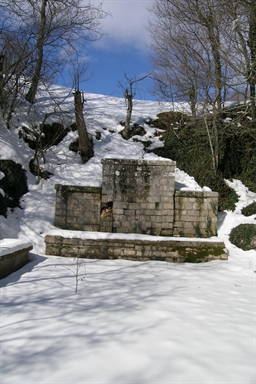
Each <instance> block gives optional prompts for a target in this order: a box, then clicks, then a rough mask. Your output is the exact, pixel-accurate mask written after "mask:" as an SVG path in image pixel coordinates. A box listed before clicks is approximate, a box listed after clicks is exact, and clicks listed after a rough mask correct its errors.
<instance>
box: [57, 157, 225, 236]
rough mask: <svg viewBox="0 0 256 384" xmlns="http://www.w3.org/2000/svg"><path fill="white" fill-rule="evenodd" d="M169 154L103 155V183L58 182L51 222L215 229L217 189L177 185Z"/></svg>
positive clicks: (188, 232) (104, 227)
mask: <svg viewBox="0 0 256 384" xmlns="http://www.w3.org/2000/svg"><path fill="white" fill-rule="evenodd" d="M174 173H175V162H173V161H171V160H130V159H129V160H127V159H103V160H102V187H88V186H84V187H82V186H68V185H59V184H58V185H56V186H55V188H56V207H55V226H56V227H58V228H62V229H70V230H82V231H99V232H110V233H111V232H112V233H138V234H148V235H154V236H155V235H160V236H176V237H197V238H198V237H210V236H214V235H216V222H217V206H218V193H216V192H206V191H200V192H198V191H187V190H184V191H175V177H174Z"/></svg>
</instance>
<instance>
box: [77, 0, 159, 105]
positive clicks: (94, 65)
mask: <svg viewBox="0 0 256 384" xmlns="http://www.w3.org/2000/svg"><path fill="white" fill-rule="evenodd" d="M93 2H95V3H98V0H93ZM152 3H153V0H147V1H145V0H104V2H103V9H104V10H105V11H106V12H108V13H109V14H110V16H108V17H107V18H106V19H104V20H103V21H102V26H103V29H104V31H105V32H106V34H107V35H106V36H104V37H103V38H102V39H100V40H98V41H95V42H93V43H90V44H89V45H88V52H86V55H88V56H89V58H90V67H89V72H93V74H94V75H93V77H92V78H91V79H89V80H88V81H86V82H84V83H83V84H82V85H81V88H83V90H84V91H85V92H92V93H100V94H105V95H113V96H121V97H122V96H123V91H122V89H121V88H120V87H118V82H121V83H122V84H124V85H125V77H124V74H126V75H127V77H128V78H134V77H136V78H137V79H138V78H141V77H142V76H145V75H146V74H148V73H150V72H151V70H152V68H151V65H150V62H149V54H150V50H149V48H148V44H149V43H150V39H149V34H148V31H147V30H146V26H147V23H148V18H149V16H150V14H149V12H148V11H147V8H146V7H148V6H149V5H152ZM150 86H151V80H150V79H146V80H144V81H142V82H140V83H138V90H137V94H136V98H140V99H144V100H154V99H155V98H154V97H153V96H152V95H151V94H150V92H149V89H150Z"/></svg>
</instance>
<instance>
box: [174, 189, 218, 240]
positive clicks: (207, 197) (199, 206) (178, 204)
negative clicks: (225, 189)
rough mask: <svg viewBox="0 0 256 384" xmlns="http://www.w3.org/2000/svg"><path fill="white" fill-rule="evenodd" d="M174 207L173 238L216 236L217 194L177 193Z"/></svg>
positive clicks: (202, 192)
mask: <svg viewBox="0 0 256 384" xmlns="http://www.w3.org/2000/svg"><path fill="white" fill-rule="evenodd" d="M174 206H175V217H174V229H173V236H186V237H200V238H201V237H211V236H216V233H217V215H218V193H217V192H206V191H175V195H174Z"/></svg>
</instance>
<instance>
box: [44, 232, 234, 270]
mask: <svg viewBox="0 0 256 384" xmlns="http://www.w3.org/2000/svg"><path fill="white" fill-rule="evenodd" d="M45 244H46V255H53V256H63V257H81V258H86V259H126V260H134V261H146V260H159V261H160V260H161V261H168V262H171V263H184V262H191V263H200V262H207V261H212V260H227V259H228V256H227V253H226V249H225V244H224V243H223V241H222V240H221V239H219V238H218V237H211V238H188V237H164V236H151V235H141V234H131V233H126V234H125V233H107V232H104V233H103V232H91V231H88V232H86V231H69V230H63V229H58V230H52V231H50V232H49V233H48V234H47V235H46V236H45Z"/></svg>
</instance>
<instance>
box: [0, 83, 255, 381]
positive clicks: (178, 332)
mask: <svg viewBox="0 0 256 384" xmlns="http://www.w3.org/2000/svg"><path fill="white" fill-rule="evenodd" d="M65 93H68V90H65V89H63V88H58V87H52V89H51V96H54V99H55V100H56V99H58V100H61V99H62V98H63V97H64V94H65ZM85 98H86V100H87V102H86V104H85V117H86V123H87V126H88V129H89V132H90V134H91V135H92V136H93V138H94V144H95V146H94V150H95V156H94V158H92V159H91V160H90V161H89V162H87V163H86V164H81V162H80V158H79V156H78V155H77V154H75V153H74V152H71V151H69V150H68V147H69V144H70V143H71V142H72V141H74V139H75V138H76V135H77V133H76V132H70V133H69V134H68V135H67V136H66V137H65V139H64V140H63V141H62V142H61V143H60V144H59V145H58V146H55V147H52V148H50V149H49V150H48V151H47V152H46V168H47V170H48V171H50V172H51V173H53V176H52V177H51V178H50V179H48V180H41V181H40V182H39V184H36V182H35V177H34V176H33V175H32V174H30V172H29V170H28V169H29V167H28V164H29V160H30V159H31V157H32V155H33V151H32V150H31V149H29V148H28V146H27V145H26V144H25V143H24V142H23V141H21V140H19V139H18V129H17V128H19V127H20V126H21V125H22V124H31V121H33V122H36V121H40V119H42V116H45V113H51V112H52V110H53V105H52V101H51V99H50V98H49V95H48V93H47V92H46V91H42V92H41V93H40V95H39V96H38V100H37V103H36V108H35V107H33V108H34V110H32V111H30V114H29V115H28V107H22V108H21V109H20V110H19V112H18V113H17V114H16V115H15V117H14V119H13V123H12V129H10V130H7V129H5V128H4V126H3V125H2V126H1V128H0V159H12V160H14V161H15V162H18V163H20V164H21V165H22V166H23V167H24V168H25V169H26V170H27V176H28V184H29V192H28V193H27V194H26V195H24V196H23V198H22V199H21V206H22V209H19V208H16V209H14V210H12V211H11V210H9V212H8V217H7V218H4V217H3V216H0V239H3V238H15V239H17V238H20V239H23V240H26V241H31V242H32V243H33V246H34V249H33V251H32V252H31V254H30V258H31V261H30V263H29V264H28V265H27V266H25V267H23V268H22V269H20V270H19V271H17V272H15V273H13V274H11V275H10V276H8V277H7V278H5V279H3V280H1V329H2V330H1V362H0V364H1V367H0V368H1V383H3V384H7V383H12V384H14V383H15V384H16V383H26V384H28V383H31V384H32V383H33V384H34V383H36V382H37V383H47V384H50V383H83V384H87V383H88V384H89V383H96V382H97V383H109V384H110V383H111V384H112V383H134V384H140V383H141V384H142V383H147V384H149V383H152V384H153V383H154V384H158V383H159V384H160V383H168V384H169V383H172V384H174V383H187V384H192V383H196V384H198V383H204V384H205V383H209V384H210V383H216V384H220V383H227V384H231V383H232V384H233V383H236V384H238V383H241V384H253V383H255V382H256V373H255V361H256V349H255V345H256V339H255V316H256V315H255V310H256V307H255V303H256V301H255V297H256V291H255V277H256V274H255V271H256V265H255V261H256V252H255V251H253V250H251V251H248V252H244V251H241V250H240V249H238V248H236V247H235V246H234V245H232V244H231V243H230V242H229V234H230V231H231V229H232V228H233V227H235V226H236V225H238V224H240V223H255V218H256V216H255V215H254V216H250V217H245V216H243V215H242V214H241V209H242V208H243V207H244V206H247V205H248V204H250V203H251V202H252V201H255V200H256V194H255V193H252V192H250V191H248V189H247V188H246V187H245V186H243V185H242V184H241V183H240V182H239V181H238V180H234V181H232V182H231V186H232V187H233V188H234V189H235V190H236V191H237V193H238V195H239V196H240V200H239V202H238V203H237V209H236V210H235V212H229V211H227V212H222V213H221V214H220V215H219V224H218V236H219V237H220V238H221V239H223V240H224V241H225V244H226V248H227V250H228V256H229V260H228V261H214V262H210V263H206V264H200V265H189V264H167V263H162V262H155V261H152V262H151V261H148V262H130V261H124V260H115V261H110V260H105V261H102V260H101V261H98V260H85V262H84V264H83V265H82V266H81V268H80V274H81V276H80V277H81V280H80V281H79V288H78V293H77V294H74V288H75V277H74V273H75V268H76V262H75V261H74V260H69V259H64V258H61V257H51V256H46V255H45V254H44V236H45V234H46V233H47V232H48V231H50V230H51V229H53V228H54V226H53V218H54V205H55V189H54V186H55V184H57V183H60V184H76V185H91V186H98V185H100V183H101V162H100V161H101V159H102V158H104V157H126V158H145V159H146V158H152V157H156V156H155V155H153V154H146V153H145V151H144V147H143V145H142V143H140V142H135V141H133V139H130V140H129V141H125V140H123V139H122V137H121V135H120V134H119V133H118V132H119V131H120V130H121V129H122V126H121V125H120V121H123V120H124V119H125V114H126V109H125V103H124V100H123V99H119V98H114V97H106V96H103V95H94V94H86V95H85ZM173 107H174V108H175V109H178V110H181V111H185V110H186V105H185V104H176V105H171V104H159V103H157V102H151V101H135V102H134V113H133V119H132V120H133V122H138V123H140V124H143V125H144V128H145V129H146V131H147V134H146V136H144V137H138V139H139V140H147V141H148V140H151V141H152V144H151V148H154V147H157V146H161V145H163V144H162V142H161V141H160V140H159V136H155V133H156V129H155V128H153V127H150V126H148V125H147V124H145V123H143V120H144V119H147V118H149V117H150V118H155V117H156V115H157V113H159V112H161V111H164V110H170V109H172V108H173ZM62 109H63V110H65V111H66V113H65V120H66V122H69V123H71V122H72V120H73V96H72V94H71V95H70V96H69V97H67V98H66V99H65V102H64V104H63V105H62ZM49 120H50V121H55V120H57V119H56V117H54V116H51V117H50V119H49ZM96 132H99V133H100V135H99V136H100V140H97V139H96ZM176 183H177V186H178V187H179V188H193V189H198V190H200V189H201V187H204V186H199V185H198V184H197V183H196V182H195V180H194V179H193V178H191V177H190V176H189V175H187V174H186V173H185V172H183V171H182V170H179V169H177V171H176Z"/></svg>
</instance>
